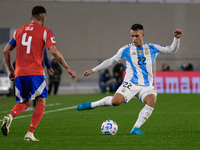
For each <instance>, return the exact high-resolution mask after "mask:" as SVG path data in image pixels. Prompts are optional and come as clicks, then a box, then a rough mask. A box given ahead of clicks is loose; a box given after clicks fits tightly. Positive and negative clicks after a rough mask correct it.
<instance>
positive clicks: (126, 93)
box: [77, 82, 139, 111]
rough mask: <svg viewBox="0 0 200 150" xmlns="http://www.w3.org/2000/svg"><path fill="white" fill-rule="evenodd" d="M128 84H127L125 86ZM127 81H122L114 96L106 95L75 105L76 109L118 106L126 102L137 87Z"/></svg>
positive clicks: (133, 94) (132, 95) (135, 91)
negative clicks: (96, 99) (93, 100)
mask: <svg viewBox="0 0 200 150" xmlns="http://www.w3.org/2000/svg"><path fill="white" fill-rule="evenodd" d="M127 85H128V86H127ZM132 88H134V85H133V84H132V83H129V82H124V83H123V84H122V85H121V86H120V87H119V88H118V89H117V91H116V93H115V95H114V96H107V97H104V98H102V99H100V100H98V101H95V102H89V103H81V104H79V105H78V106H77V110H79V111H80V110H90V109H93V108H96V107H100V106H118V105H120V104H122V103H123V102H125V101H126V102H128V101H129V100H131V99H132V97H134V96H135V94H136V93H137V92H138V89H139V88H137V89H136V88H135V89H132Z"/></svg>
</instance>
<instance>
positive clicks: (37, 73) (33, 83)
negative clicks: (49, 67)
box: [1, 6, 76, 141]
mask: <svg viewBox="0 0 200 150" xmlns="http://www.w3.org/2000/svg"><path fill="white" fill-rule="evenodd" d="M45 20H46V10H45V8H44V7H42V6H35V7H34V8H33V9H32V17H31V21H32V22H31V23H29V24H26V25H24V26H22V27H20V28H18V29H17V30H16V31H15V32H14V33H13V35H12V39H11V40H10V42H9V43H8V44H7V45H6V47H5V49H4V57H5V60H6V63H7V65H8V68H9V71H10V74H9V78H10V80H15V96H16V101H19V103H18V104H16V105H15V106H14V107H13V109H12V110H11V111H10V113H9V115H8V116H5V117H4V119H3V124H2V127H1V131H2V133H3V135H5V136H6V135H7V134H8V133H9V128H10V125H11V122H12V120H13V118H14V117H16V116H17V115H19V114H20V113H22V112H23V111H24V110H25V109H26V108H27V107H28V106H30V104H31V100H34V99H35V100H36V106H35V109H34V111H33V115H32V120H31V123H30V126H29V130H28V132H27V134H26V135H25V137H24V140H26V141H39V140H38V139H36V138H35V137H34V134H33V133H34V131H35V129H36V127H37V126H38V124H39V123H40V121H41V119H42V116H43V112H44V108H45V101H46V97H47V96H48V92H47V86H46V79H45V76H44V68H43V66H42V60H43V52H44V48H45V46H46V47H47V49H48V50H49V51H50V52H51V54H52V55H53V56H54V58H55V59H56V60H57V61H58V62H59V63H60V64H61V65H62V66H63V67H64V68H65V69H66V70H67V72H68V73H69V74H70V76H71V78H72V79H74V78H75V77H76V73H75V71H74V70H72V69H71V68H70V67H69V66H68V64H67V63H66V61H65V60H64V58H63V56H62V54H61V53H60V52H59V50H58V49H57V47H56V41H55V38H54V36H53V33H52V32H51V31H50V30H49V29H48V28H46V27H44V26H43V25H44V23H45ZM15 47H16V53H17V56H16V64H15V70H14V68H13V65H12V62H11V51H12V50H13V49H14V48H15Z"/></svg>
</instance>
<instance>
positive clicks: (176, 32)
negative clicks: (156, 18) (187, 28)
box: [174, 29, 183, 39]
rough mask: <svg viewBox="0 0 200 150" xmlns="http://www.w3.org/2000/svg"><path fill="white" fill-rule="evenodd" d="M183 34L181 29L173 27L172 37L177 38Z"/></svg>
mask: <svg viewBox="0 0 200 150" xmlns="http://www.w3.org/2000/svg"><path fill="white" fill-rule="evenodd" d="M182 34H183V31H182V30H181V29H175V30H174V37H175V38H177V39H179V38H180V37H181V36H182Z"/></svg>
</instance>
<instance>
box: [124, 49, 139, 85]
mask: <svg viewBox="0 0 200 150" xmlns="http://www.w3.org/2000/svg"><path fill="white" fill-rule="evenodd" d="M124 57H125V58H126V61H128V62H129V63H130V65H131V67H132V69H133V77H132V79H131V82H132V83H135V84H138V76H137V70H136V68H135V66H134V65H133V62H132V60H131V54H130V47H127V48H126V49H124V51H123V52H122V55H121V58H124Z"/></svg>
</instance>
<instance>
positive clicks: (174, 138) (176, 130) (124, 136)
mask: <svg viewBox="0 0 200 150" xmlns="http://www.w3.org/2000/svg"><path fill="white" fill-rule="evenodd" d="M105 96H107V95H106V94H80V95H79V94H77V95H57V96H49V97H48V98H47V102H46V105H47V107H46V108H45V114H44V116H43V118H42V121H41V122H40V124H39V126H38V127H37V129H36V131H35V133H34V135H35V137H36V138H38V139H40V141H39V142H26V141H24V135H25V134H26V132H27V130H28V127H29V124H30V121H31V114H32V112H33V111H24V112H23V113H22V114H20V115H19V117H21V118H17V117H16V118H15V119H14V120H13V122H12V125H11V128H10V133H9V134H8V136H3V135H2V134H0V149H2V150H22V149H23V150H36V149H37V150H199V149H200V142H199V140H200V96H199V94H159V95H158V100H157V103H156V106H155V110H154V112H153V114H152V115H151V116H150V118H149V119H148V120H147V122H146V123H145V124H144V125H143V126H142V127H141V131H142V132H144V133H145V135H139V136H138V135H130V134H129V133H130V130H131V128H132V126H133V125H134V123H135V121H136V119H137V116H138V113H139V111H140V110H141V109H142V107H143V106H144V104H143V103H141V102H140V101H139V100H138V99H137V98H134V99H132V100H131V101H130V102H129V103H128V104H122V105H120V106H116V107H99V108H97V109H93V110H89V111H88V110H87V111H77V110H76V108H73V106H77V105H78V104H79V103H81V102H89V101H95V100H98V99H101V98H103V97H105ZM15 104H16V102H15V100H14V97H0V120H1V121H0V124H2V119H3V117H4V115H7V114H8V113H9V111H10V110H11V109H12V107H13V106H14V105H15ZM71 107H72V108H71ZM107 119H112V120H114V121H115V122H116V123H117V124H118V132H117V134H116V135H114V136H112V135H103V134H102V133H101V130H100V128H101V123H102V122H103V121H105V120H107Z"/></svg>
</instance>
